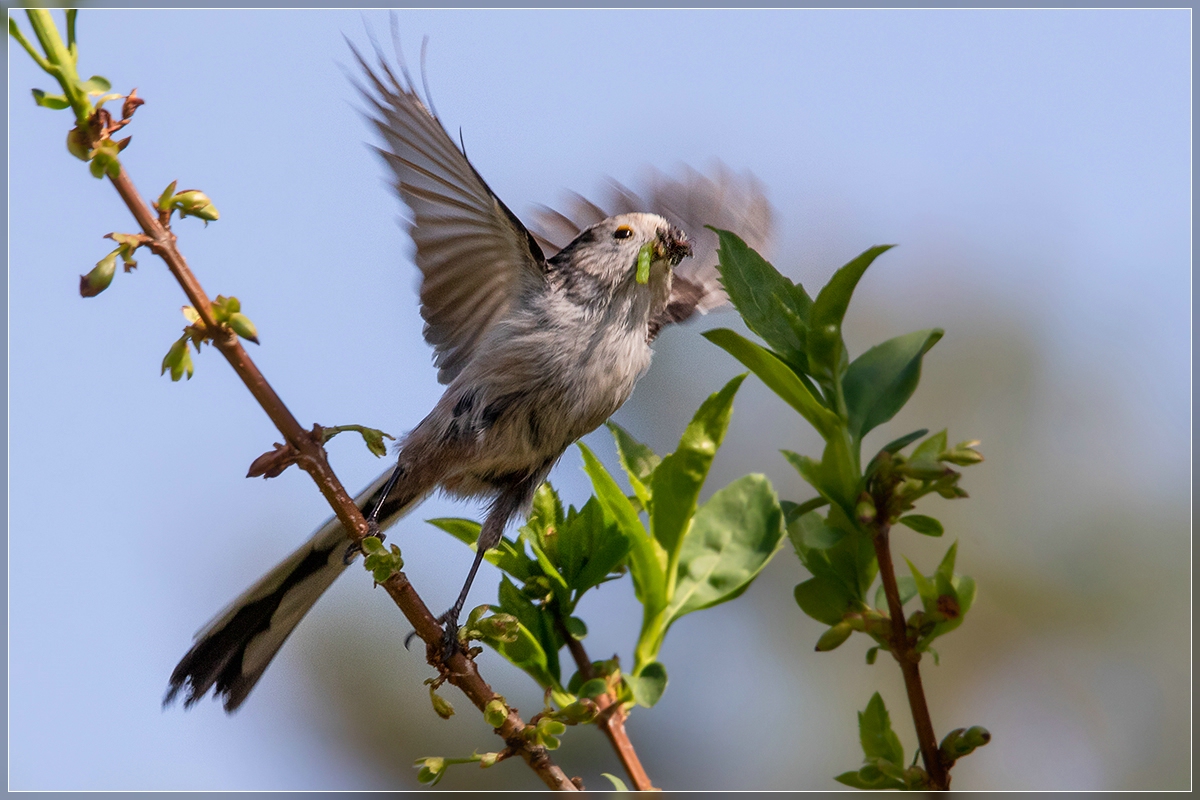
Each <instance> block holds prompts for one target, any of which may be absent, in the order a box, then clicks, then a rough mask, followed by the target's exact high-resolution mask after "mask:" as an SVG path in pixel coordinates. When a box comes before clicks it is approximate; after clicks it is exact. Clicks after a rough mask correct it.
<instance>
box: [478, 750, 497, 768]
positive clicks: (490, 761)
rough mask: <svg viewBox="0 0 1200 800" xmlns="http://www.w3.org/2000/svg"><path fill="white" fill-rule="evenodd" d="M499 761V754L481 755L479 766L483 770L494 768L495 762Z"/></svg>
mask: <svg viewBox="0 0 1200 800" xmlns="http://www.w3.org/2000/svg"><path fill="white" fill-rule="evenodd" d="M499 760H500V754H499V753H483V754H481V755H480V756H479V766H480V767H482V768H483V769H487V768H488V767H494V766H496V762H497V761H499Z"/></svg>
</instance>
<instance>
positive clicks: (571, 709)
mask: <svg viewBox="0 0 1200 800" xmlns="http://www.w3.org/2000/svg"><path fill="white" fill-rule="evenodd" d="M599 711H600V709H599V707H598V706H597V705H596V704H595V702H593V701H591V700H588V699H587V698H584V699H582V700H576V701H575V702H574V703H571V704H570V705H569V706H567V707H566V708H564V709H563V710H561V711H559V712H558V713H557V714H555V716H557V717H558V718H559V719H561V720H564V721H566V722H568V723H570V724H572V725H580V724H584V723H588V722H591V721H592V720H593V719H595V718H596V714H597V713H599Z"/></svg>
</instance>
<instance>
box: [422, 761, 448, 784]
mask: <svg viewBox="0 0 1200 800" xmlns="http://www.w3.org/2000/svg"><path fill="white" fill-rule="evenodd" d="M415 766H416V767H418V768H419V771H418V772H417V782H418V783H428V784H429V785H430V786H432V785H433V784H435V783H437V782H438V781H440V780H441V779H442V776H443V775H445V774H446V759H444V758H437V757H433V758H418V759H417V762H416V765H415Z"/></svg>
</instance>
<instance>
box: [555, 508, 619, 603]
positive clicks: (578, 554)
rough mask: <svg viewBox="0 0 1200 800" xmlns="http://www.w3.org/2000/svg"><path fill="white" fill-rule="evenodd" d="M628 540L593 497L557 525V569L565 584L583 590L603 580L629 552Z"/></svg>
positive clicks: (576, 590)
mask: <svg viewBox="0 0 1200 800" xmlns="http://www.w3.org/2000/svg"><path fill="white" fill-rule="evenodd" d="M629 548H630V541H629V537H628V536H624V535H622V533H621V531H620V530H619V529H618V528H617V525H616V524H615V523H614V522H613V521H612V519H611V518H610V517H609V516H608V515H607V514H605V511H604V507H603V506H602V505H601V504H600V501H599V500H597V499H596V498H595V497H592V498H589V499H588V501H587V503H585V504H584V506H583V508H582V509H581V510H580V512H579V513H578V514H575V515H574V516H569V517H568V518H567V520H566V521H565V522H564V523H563V524H562V525H560V526H559V533H558V553H559V559H558V561H559V569H560V570H561V572H562V576H563V579H564V580H565V581H566V583H567V585H568V586H569V587H570V588H571V589H573V590H574V591H575V592H578V593H582V592H585V591H587V590H588V589H591V588H592V587H593V586H598V585H600V584H601V583H603V582H604V580H605V579H606V578H607V577H608V575H609V573H611V572H612V571H613V570H615V569H616V568H617V567H619V566H620V565H621V562H622V561H624V560H625V556H626V555H628V553H629Z"/></svg>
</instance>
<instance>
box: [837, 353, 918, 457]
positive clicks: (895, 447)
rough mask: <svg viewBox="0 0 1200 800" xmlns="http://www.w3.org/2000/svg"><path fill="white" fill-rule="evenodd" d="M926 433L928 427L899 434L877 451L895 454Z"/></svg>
mask: <svg viewBox="0 0 1200 800" xmlns="http://www.w3.org/2000/svg"><path fill="white" fill-rule="evenodd" d="M850 366H851V367H853V366H854V365H853V364H851V365H850ZM927 433H929V429H928V428H921V430H919V431H913V432H912V433H909V434H905V435H904V436H901V437H900V438H899V439H893V440H892V441H890V442H888V443H887V444H885V445H884V446H883V447H881V448H880V449H879V451H880V452H881V453H882V452H888V453H891V454H892V455H896V453H899V452H900V451H901V450H903V449H904V448H906V447H908V446H909V445H910V444H912V443H913V442H915V441H916V440H917V439H920V438H921V437H922V436H924V435H925V434H927Z"/></svg>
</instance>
